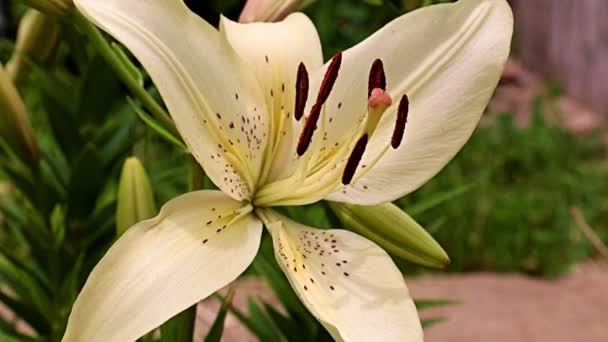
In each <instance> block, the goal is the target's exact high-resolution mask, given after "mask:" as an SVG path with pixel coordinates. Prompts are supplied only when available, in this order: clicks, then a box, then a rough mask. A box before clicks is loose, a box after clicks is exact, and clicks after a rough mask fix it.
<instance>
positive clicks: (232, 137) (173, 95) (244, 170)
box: [75, 0, 268, 199]
mask: <svg viewBox="0 0 608 342" xmlns="http://www.w3.org/2000/svg"><path fill="white" fill-rule="evenodd" d="M75 3H76V6H78V9H79V10H80V11H81V12H82V13H83V14H84V15H85V16H87V17H88V18H89V19H91V20H92V21H93V22H94V23H96V24H97V25H98V26H100V27H101V28H103V29H104V30H105V31H107V32H108V33H110V34H111V35H113V36H114V37H115V38H116V39H118V40H119V41H120V42H122V43H123V44H125V45H126V46H127V47H128V48H129V49H130V50H131V52H132V53H133V54H134V55H135V56H136V57H137V58H138V59H139V61H140V62H141V63H142V64H143V66H144V67H145V68H146V70H147V71H148V73H149V74H150V76H151V78H152V80H153V81H154V83H155V84H156V86H157V87H158V89H159V91H160V94H161V95H162V97H163V100H164V101H165V103H166V105H167V107H168V109H169V112H170V114H171V116H172V118H173V120H174V121H175V124H176V126H177V128H178V130H179V131H180V134H181V135H182V137H183V138H184V140H185V141H186V143H187V144H188V147H189V148H190V151H191V152H192V154H193V155H194V156H195V157H196V159H197V160H198V162H199V163H201V165H202V166H203V167H204V169H205V171H206V172H207V174H208V175H209V177H210V178H211V179H212V180H213V182H214V183H215V184H217V185H218V186H219V187H220V188H221V189H222V190H224V192H226V193H227V194H229V195H230V196H231V197H233V198H235V199H246V198H249V197H250V195H251V192H252V191H251V190H252V188H253V186H254V183H257V178H258V177H259V173H260V169H261V163H262V157H263V151H264V147H265V144H266V136H267V130H268V125H267V117H266V115H264V114H265V113H266V112H267V111H266V108H265V107H266V104H265V103H264V98H263V96H262V93H261V90H260V89H259V86H258V84H257V81H256V80H255V76H254V75H253V73H252V72H251V71H249V70H248V69H247V68H246V66H245V65H244V64H243V62H242V61H241V60H240V59H239V58H238V56H236V54H235V53H234V51H233V50H232V48H231V47H230V45H229V44H228V43H227V42H226V41H225V39H224V37H223V36H222V35H220V34H219V32H218V31H217V30H216V29H215V28H213V27H212V26H211V25H209V24H208V23H206V22H205V21H204V20H202V19H201V18H199V17H198V16H197V15H196V14H194V13H192V12H191V11H190V10H189V9H188V8H187V7H186V5H185V4H184V3H183V2H182V1H180V0H155V1H142V0H76V1H75Z"/></svg>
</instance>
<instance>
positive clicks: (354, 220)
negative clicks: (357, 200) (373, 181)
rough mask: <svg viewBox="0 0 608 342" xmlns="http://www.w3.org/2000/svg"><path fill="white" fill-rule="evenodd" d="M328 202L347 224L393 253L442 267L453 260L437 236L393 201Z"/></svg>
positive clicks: (417, 261)
mask: <svg viewBox="0 0 608 342" xmlns="http://www.w3.org/2000/svg"><path fill="white" fill-rule="evenodd" d="M328 203H329V206H330V207H331V209H332V210H333V211H334V213H335V214H336V216H338V218H339V219H340V221H341V222H342V224H344V226H345V228H348V229H350V230H352V231H354V232H356V233H357V234H360V235H362V236H364V237H366V238H368V239H370V240H372V241H374V242H375V243H377V244H378V245H379V246H380V247H382V248H384V249H385V250H386V251H387V252H389V253H391V254H394V255H396V256H399V257H401V258H404V259H406V260H409V261H411V262H413V263H416V264H420V265H424V266H429V267H437V268H442V267H444V266H446V265H447V264H449V262H450V258H449V257H448V255H447V253H446V252H445V251H444V250H443V248H441V246H440V245H439V244H438V243H437V242H436V241H435V240H434V239H433V237H432V236H431V235H430V234H429V233H428V232H427V231H426V230H424V228H422V226H420V225H419V224H418V223H417V222H416V221H414V219H413V218H411V217H410V216H409V215H408V214H407V213H405V212H404V211H403V210H401V209H400V208H399V207H397V206H396V205H394V204H392V203H385V204H380V205H373V206H361V205H353V204H346V203H339V202H328Z"/></svg>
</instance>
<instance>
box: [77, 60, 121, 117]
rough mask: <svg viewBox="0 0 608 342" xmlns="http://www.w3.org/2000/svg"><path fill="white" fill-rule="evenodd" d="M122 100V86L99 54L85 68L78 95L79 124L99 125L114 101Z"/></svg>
mask: <svg viewBox="0 0 608 342" xmlns="http://www.w3.org/2000/svg"><path fill="white" fill-rule="evenodd" d="M122 98H123V90H122V84H121V83H120V80H119V79H118V77H117V76H116V74H115V73H114V70H113V69H112V68H111V67H110V65H108V63H107V62H106V61H105V59H103V57H101V56H100V55H99V54H97V55H96V56H94V57H93V58H92V59H91V60H90V61H89V64H88V66H87V70H86V72H85V75H84V79H83V82H82V86H81V88H80V92H79V94H78V100H79V101H78V107H77V109H76V114H77V115H78V116H79V121H80V122H90V123H93V124H95V125H100V124H101V123H103V122H104V121H105V119H106V118H107V117H108V116H109V114H111V110H112V107H113V106H114V105H115V103H116V100H118V99H122Z"/></svg>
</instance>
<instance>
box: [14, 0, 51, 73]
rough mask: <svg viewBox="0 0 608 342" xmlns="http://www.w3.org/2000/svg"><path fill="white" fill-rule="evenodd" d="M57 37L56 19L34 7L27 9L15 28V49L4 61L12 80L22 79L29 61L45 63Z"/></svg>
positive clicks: (27, 68)
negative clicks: (9, 57) (7, 59)
mask: <svg viewBox="0 0 608 342" xmlns="http://www.w3.org/2000/svg"><path fill="white" fill-rule="evenodd" d="M58 37H59V22H58V19H57V18H55V17H52V16H48V15H46V14H43V13H41V12H38V11H37V10H35V9H30V10H28V11H27V12H26V13H25V14H24V15H23V18H22V19H21V21H20V22H19V28H18V30H17V40H16V42H15V51H14V52H13V55H12V56H11V59H10V60H9V61H8V62H7V63H6V71H7V72H8V73H9V74H10V75H11V77H12V78H13V80H14V82H15V83H16V84H19V83H20V82H21V81H23V80H24V79H25V78H26V76H27V72H28V70H29V61H33V62H36V63H45V62H46V61H47V60H48V58H49V57H50V56H51V54H52V52H53V49H54V48H55V46H56V45H57V39H58Z"/></svg>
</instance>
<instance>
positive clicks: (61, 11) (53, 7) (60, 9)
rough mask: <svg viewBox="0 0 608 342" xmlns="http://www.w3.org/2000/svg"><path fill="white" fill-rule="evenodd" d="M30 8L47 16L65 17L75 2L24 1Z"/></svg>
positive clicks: (50, 0) (64, 0)
mask: <svg viewBox="0 0 608 342" xmlns="http://www.w3.org/2000/svg"><path fill="white" fill-rule="evenodd" d="M23 1H24V2H25V3H26V4H27V5H28V6H30V7H32V8H35V9H37V10H39V11H41V12H44V13H46V14H50V15H55V16H63V15H66V14H67V13H68V12H69V11H70V10H71V9H72V7H74V2H73V1H72V0H23Z"/></svg>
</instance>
